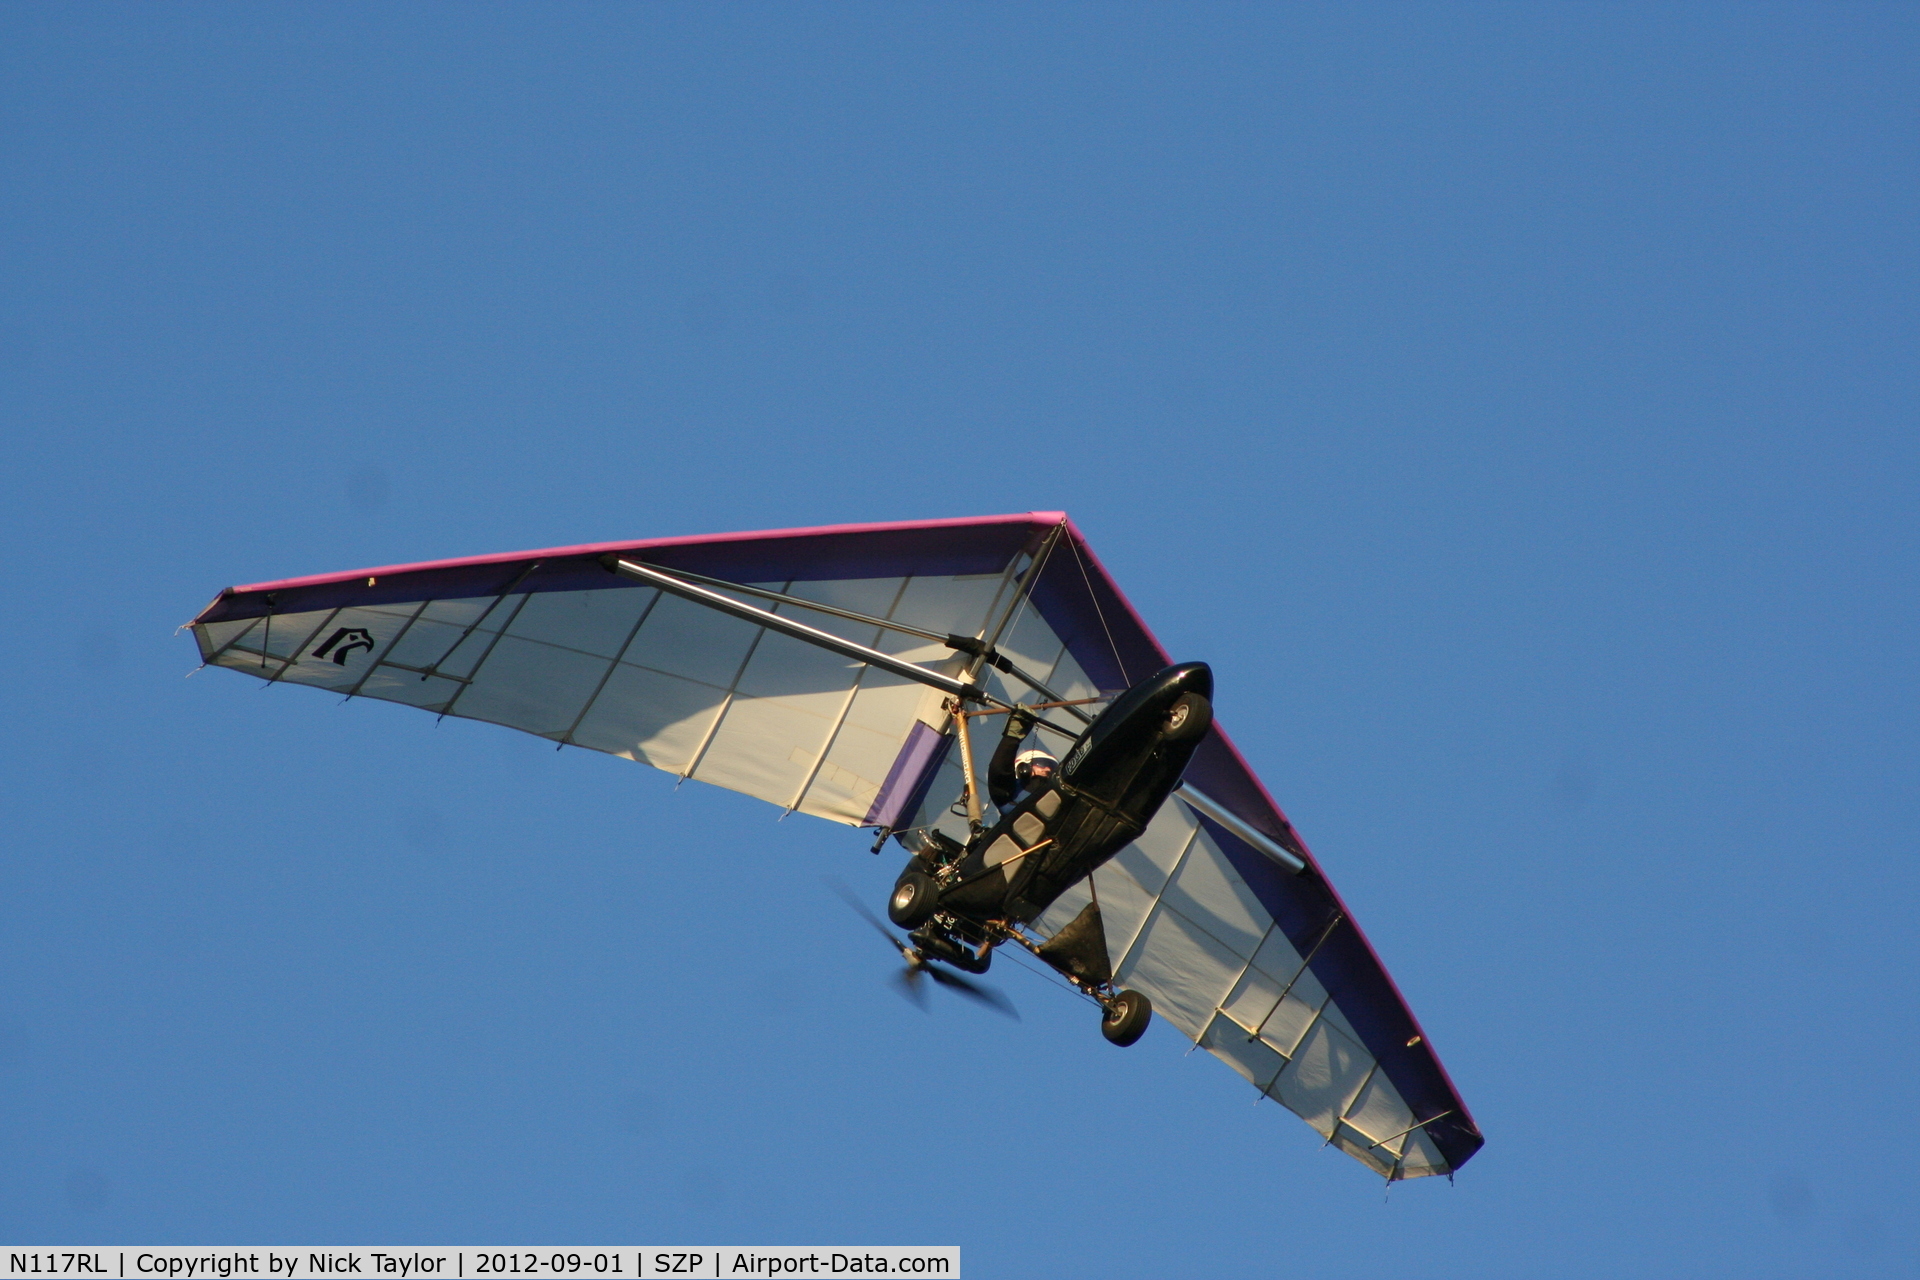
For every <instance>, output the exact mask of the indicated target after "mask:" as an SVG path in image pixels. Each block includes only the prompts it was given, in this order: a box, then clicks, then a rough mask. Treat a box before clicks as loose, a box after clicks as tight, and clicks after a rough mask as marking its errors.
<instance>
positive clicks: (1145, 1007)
mask: <svg viewBox="0 0 1920 1280" xmlns="http://www.w3.org/2000/svg"><path fill="white" fill-rule="evenodd" d="M1151 1021H1153V1001H1151V1000H1149V999H1147V998H1146V997H1145V996H1143V995H1141V994H1140V993H1139V992H1138V991H1120V992H1117V993H1116V994H1115V995H1114V997H1113V998H1112V999H1111V1000H1108V1001H1107V1002H1106V1004H1105V1011H1104V1013H1103V1014H1102V1016H1101V1018H1100V1034H1101V1035H1103V1036H1105V1037H1106V1038H1107V1042H1108V1043H1109V1044H1117V1045H1119V1046H1120V1047H1121V1048H1122V1049H1124V1048H1126V1047H1127V1046H1128V1045H1130V1044H1132V1043H1133V1042H1134V1041H1136V1040H1138V1039H1139V1038H1140V1037H1141V1036H1143V1035H1145V1034H1147V1024H1148V1023H1149V1022H1151Z"/></svg>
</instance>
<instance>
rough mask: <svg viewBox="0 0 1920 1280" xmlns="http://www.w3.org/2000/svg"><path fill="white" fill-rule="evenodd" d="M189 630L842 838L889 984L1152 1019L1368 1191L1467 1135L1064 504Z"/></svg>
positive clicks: (491, 560)
mask: <svg viewBox="0 0 1920 1280" xmlns="http://www.w3.org/2000/svg"><path fill="white" fill-rule="evenodd" d="M192 626H193V632H194V636H195V639H196V640H197V641H198V643H199V646H200V653H201V657H202V660H203V661H204V662H205V663H208V664H212V665H217V666H223V667H229V668H232V669H234V670H237V671H242V672H246V673H248V674H251V675H254V676H257V677H259V678H261V679H264V680H267V681H270V682H284V683H291V684H306V685H314V686H317V687H319V688H323V689H328V690H331V691H333V692H337V693H340V694H343V695H345V696H346V697H348V698H353V697H371V698H381V699H385V700H388V701H393V702H401V703H406V704H408V705H410V706H415V707H419V708H421V709H423V710H427V711H431V712H433V713H435V714H436V715H440V716H462V717H468V718H471V719H476V720H486V721H491V722H493V723H497V724H503V725H507V726H510V727H512V728H515V729H520V730H524V731H526V732H529V733H533V734H537V735H539V736H541V737H543V738H546V739H549V740H551V741H553V742H555V743H557V744H559V745H560V746H579V747H587V748H591V749H593V750H598V751H605V752H609V753H611V754H614V755H618V756H624V757H626V758H627V759H631V760H637V761H641V762H644V763H647V764H651V765H654V766H655V767H657V768H660V769H664V770H667V771H669V772H671V773H674V774H676V775H677V776H678V777H680V778H681V779H683V780H685V779H693V780H696V781H701V782H711V783H713V784H715V785H717V786H723V787H728V788H731V789H733V790H737V791H742V792H745V793H747V794H749V795H753V796H757V797H759V798H761V799H764V800H768V801H771V802H773V803H774V804H777V805H779V806H781V807H782V808H783V809H784V810H785V811H786V812H789V813H791V812H801V813H809V814H814V815H817V816H819V817H824V818H828V819H831V820H834V821H837V822H841V823H845V824H847V825H850V826H855V827H866V828H869V829H871V830H873V831H875V833H876V837H875V839H874V842H873V851H874V852H875V853H878V852H879V851H880V850H881V848H883V847H884V846H885V844H886V842H887V841H888V839H889V838H892V839H894V840H896V841H898V843H899V844H901V845H902V846H903V847H904V848H905V849H906V850H907V851H908V853H909V854H910V855H911V856H910V859H909V861H908V863H907V865H906V867H905V869H904V870H903V871H902V872H901V873H900V876H899V878H898V880H897V881H896V883H895V886H894V890H893V893H892V895H891V897H890V899H889V901H888V904H887V914H888V916H889V918H890V919H891V920H892V921H893V923H894V924H896V925H898V926H899V927H900V928H901V929H903V930H907V931H908V932H907V934H906V936H905V938H904V939H903V938H900V937H897V936H895V935H894V934H893V933H891V932H890V931H888V930H886V927H885V926H884V925H882V924H881V923H880V922H879V920H878V919H877V918H873V917H872V916H871V914H870V913H867V914H868V915H869V919H871V920H872V923H873V924H874V925H875V926H876V927H878V928H880V929H881V930H882V932H884V933H886V935H887V937H888V939H889V941H890V942H891V943H892V944H893V945H894V946H895V947H897V948H898V949H899V951H900V954H901V955H902V957H903V958H904V959H905V960H906V963H907V969H906V972H905V974H904V975H903V976H904V977H905V979H906V980H907V981H906V985H907V988H908V990H909V991H910V992H911V993H915V994H919V988H918V986H917V985H916V984H917V980H918V979H919V978H921V977H927V978H930V979H932V980H933V981H934V982H936V983H938V984H939V985H942V986H945V987H949V988H952V989H954V990H956V991H959V992H960V993H961V994H964V995H969V996H972V997H974V998H976V999H980V1000H982V1001H985V1002H987V1003H993V1004H998V1005H1002V1006H1004V1004H1005V1001H1004V997H1002V996H1000V995H999V994H998V993H997V992H995V991H993V990H992V989H991V988H988V987H985V986H983V985H982V984H980V983H977V982H976V981H974V980H973V979H971V978H968V977H966V976H963V973H971V974H979V973H984V972H985V971H986V970H987V968H988V965H989V963H990V961H991V959H992V956H993V954H994V952H995V950H996V948H999V947H1001V946H1004V945H1009V944H1011V945H1014V946H1016V947H1018V948H1020V949H1022V950H1024V951H1026V952H1030V953H1031V954H1032V955H1034V956H1036V957H1038V958H1039V960H1041V961H1042V962H1044V963H1045V964H1046V965H1047V966H1049V968H1050V969H1051V970H1052V971H1053V972H1054V973H1055V974H1057V975H1058V976H1059V977H1060V978H1062V979H1063V980H1064V981H1065V982H1066V983H1068V984H1070V985H1071V986H1072V987H1073V988H1075V989H1077V990H1078V991H1079V992H1080V993H1081V994H1083V995H1084V996H1086V997H1087V998H1088V999H1090V1000H1091V1001H1093V1002H1094V1003H1095V1004H1096V1005H1097V1006H1098V1007H1099V1008H1100V1010H1101V1030H1102V1032H1103V1033H1104V1034H1105V1035H1106V1037H1107V1039H1108V1040H1110V1041H1112V1042H1113V1043H1115V1044H1121V1045H1128V1044H1132V1043H1134V1042H1135V1041H1137V1040H1139V1039H1140V1037H1141V1036H1142V1035H1143V1034H1144V1033H1145V1031H1146V1030H1147V1027H1148V1023H1149V1020H1150V1019H1151V1016H1152V1014H1153V1013H1155V1012H1157V1013H1159V1014H1160V1016H1161V1017H1162V1018H1163V1019H1164V1020H1166V1021H1167V1022H1170V1023H1171V1024H1173V1025H1174V1026H1175V1027H1176V1028H1177V1029H1178V1030H1179V1031H1180V1032H1181V1034H1182V1035H1184V1036H1186V1037H1187V1038H1188V1039H1190V1040H1191V1041H1193V1043H1194V1044H1195V1045H1196V1046H1198V1047H1204V1048H1205V1049H1207V1050H1208V1051H1209V1052H1211V1053H1212V1054H1213V1055H1214V1056H1215V1057H1218V1058H1219V1059H1221V1060H1222V1061H1224V1062H1225V1063H1227V1065H1229V1066H1230V1067H1232V1068H1233V1069H1234V1070H1235V1071H1237V1072H1239V1073H1240V1075H1242V1076H1243V1077H1245V1078H1246V1079H1247V1080H1248V1081H1249V1082H1251V1083H1252V1084H1253V1085H1254V1087H1255V1088H1256V1089H1258V1090H1259V1091H1260V1092H1261V1094H1262V1095H1264V1096H1266V1097H1270V1098H1273V1099H1275V1100H1276V1101H1278V1102H1279V1103H1281V1104H1282V1105H1283V1106H1285V1107H1287V1108H1288V1109H1290V1110H1292V1111H1293V1112H1295V1113H1296V1114H1298V1115H1299V1116H1301V1117H1302V1118H1303V1119H1305V1120H1306V1121H1307V1123H1308V1124H1309V1125H1311V1126H1312V1127H1313V1128H1314V1130H1315V1131H1316V1132H1318V1133H1319V1134H1320V1135H1321V1136H1322V1137H1323V1138H1324V1139H1325V1140H1326V1142H1327V1143H1328V1144H1331V1145H1333V1146H1337V1147H1339V1148H1340V1149H1341V1150H1343V1151H1345V1152H1347V1153H1348V1154H1349V1155H1351V1156H1353V1157H1354V1158H1356V1159H1358V1160H1359V1161H1361V1162H1362V1163H1363V1164H1366V1165H1367V1166H1369V1167H1370V1168H1372V1169H1374V1170H1375V1171H1377V1172H1378V1173H1380V1174H1382V1175H1383V1176H1385V1177H1386V1178H1387V1179H1388V1180H1389V1181H1396V1180H1399V1179H1403V1178H1413V1177H1422V1176H1426V1175H1430V1174H1451V1173H1452V1172H1453V1171H1454V1170H1455V1169H1457V1168H1459V1167H1460V1165H1461V1164H1463V1163H1465V1161H1466V1160H1467V1159H1468V1158H1470V1157H1471V1156H1472V1155H1473V1154H1474V1152H1476V1151H1477V1150H1478V1149H1479V1148H1480V1146H1481V1143H1482V1138H1481V1136H1480V1132H1479V1129H1478V1128H1477V1127H1476V1126H1475V1124H1474V1122H1473V1119H1472V1116H1471V1115H1470V1114H1469V1113H1468V1111H1467V1108H1466V1105H1465V1103H1464V1102H1462V1101H1461V1099H1460V1096H1459V1094H1458V1092H1457V1091H1456V1090H1455V1088H1454V1086H1453V1083H1452V1082H1451V1080H1449V1079H1448V1077H1447V1074H1446V1071H1445V1069H1444V1068H1442V1067H1441V1065H1440V1061H1439V1059H1438V1058H1437V1057H1436V1056H1435V1055H1434V1052H1433V1049H1432V1046H1431V1045H1429V1044H1428V1043H1427V1038H1426V1035H1425V1033H1424V1032H1423V1031H1422V1030H1421V1029H1420V1026H1419V1024H1418V1023H1417V1022H1416V1021H1415V1020H1414V1017H1413V1014H1412V1012H1411V1011H1410V1010H1409V1009H1408V1008H1407V1006H1406V1002H1405V1001H1404V1000H1403V999H1402V998H1401V996H1400V993H1399V992H1398V990H1396V989H1395V987H1394V985H1393V981H1392V979H1391V978H1389V977H1388V976H1387V973H1386V970H1385V968H1384V967H1383V966H1382V965H1381V963H1380V960H1379V957H1378V956H1376V955H1375V953H1374V951H1373V948H1372V946H1371V945H1370V944H1369V943H1368V942H1367V939H1366V937H1365V935H1364V934H1362V933H1361V932H1360V929H1359V926H1358V925H1357V924H1355V923H1354V921H1353V918H1352V916H1351V915H1350V914H1349V913H1348V911H1347V909H1346V906H1345V904H1344V903H1343V902H1342V901H1341V900H1340V898H1339V896H1338V895H1337V894H1336V893H1335V892H1334V890H1333V886H1332V885H1331V884H1329V883H1328V881H1327V879H1326V877H1325V875H1324V874H1323V873H1322V872H1321V870H1320V867H1319V865H1318V864H1317V863H1316V862H1315V861H1314V859H1313V857H1312V855H1311V854H1310V853H1308V851H1307V849H1306V847H1305V845H1304V844H1302V843H1301V841H1300V839H1299V837H1298V835H1297V834H1296V833H1295V832H1294V830H1293V827H1292V825H1291V824H1290V823H1288V821H1287V819H1286V817H1285V816H1284V815H1283V814H1282V813H1281V812H1280V810H1279V808H1278V807H1277V806H1276V805H1275V804H1274V803H1273V801H1272V800H1271V799H1270V798H1269V797H1268V795H1267V793H1266V791H1265V789H1264V788H1263V787H1262V786H1261V785H1260V782H1259V780H1258V779H1257V778H1256V777H1255V776H1254V774H1253V772H1252V770H1251V769H1249V768H1248V767H1247V765H1246V763H1245V761H1244V760H1242V759H1241V757H1240V755H1239V753H1238V752H1237V751H1236V750H1235V749H1234V747H1233V745H1232V744H1231V743H1230V742H1229V741H1228V740H1227V737H1226V735H1225V734H1224V732H1222V730H1221V729H1220V727H1219V725H1218V724H1216V723H1215V722H1214V719H1213V695H1214V689H1213V675H1212V672H1211V671H1210V670H1209V668H1208V667H1207V666H1206V664H1204V663H1199V662H1188V663H1180V664H1175V663H1174V662H1172V661H1171V660H1170V659H1169V657H1168V655H1167V654H1166V652H1165V651H1164V650H1163V649H1162V648H1161V647H1160V645H1159V642H1158V641H1156V640H1155V639H1154V637H1153V634H1152V632H1150V631H1149V630H1148V629H1147V627H1146V624H1145V623H1143V622H1142V621H1141V620H1140V618H1139V616H1138V615H1137V614H1136V613H1135V612H1134V611H1133V608H1132V607H1131V605H1129V604H1128V602H1127V600H1126V597H1125V596H1123V595H1122V594H1121V592H1120V590H1119V588H1118V587H1117V586H1116V585H1114V582H1113V580H1112V578H1111V577H1109V576H1108V574H1107V572H1106V570H1105V569H1104V568H1103V567H1102V566H1101V564H1100V562H1099V560H1097V559H1096V558H1095V557H1094V555H1093V552H1092V550H1091V548H1089V547H1088V546H1087V544H1086V541H1085V539H1084V538H1083V537H1082V536H1081V534H1080V531H1079V530H1078V529H1077V528H1075V527H1074V525H1073V524H1072V522H1071V521H1069V520H1068V519H1067V518H1066V517H1065V516H1064V515H1062V514H1059V513H1057V512H1052V513H1040V512H1036V513H1028V514H1024V515H1013V516H987V517H979V518H973V519H962V520H930V521H915V522H909V523H900V524H873V525H840V526H833V527H828V528H820V529H797V530H776V531H769V532H756V533H735V534H723V535H718V536H707V537H695V538H661V539H652V540H647V541H639V542H619V543H600V544H593V545H585V546H575V547H563V548H558V549H555V550H549V551H535V552H522V553H515V554H509V555H494V556H478V557H473V558H470V559H462V560H444V561H435V562H431V563H425V564H411V565H400V566H393V567H387V568H379V569H361V570H355V571H353V572H351V573H337V574H325V575H320V576H317V577H310V578H294V579H289V580H287V581H283V582H269V583H259V584H255V585H253V586H246V587H233V588H229V589H228V590H226V591H223V592H221V594H220V595H219V597H218V598H216V599H215V600H214V601H213V603H212V604H210V605H208V606H207V608H206V609H205V610H203V611H202V612H201V613H200V615H199V616H198V617H197V618H195V619H194V621H193V623H192ZM990 725H997V726H998V727H999V732H998V733H997V734H996V733H994V732H992V731H991V729H989V728H988V726H990ZM988 743H992V744H993V745H992V747H991V750H990V751H989V749H988V745H987V744H988ZM983 753H986V754H989V755H990V759H989V760H987V761H982V760H981V758H980V756H981V755H982V754H983ZM983 776H984V777H985V780H986V784H987V785H986V787H985V788H984V789H985V790H986V791H987V792H988V795H987V797H986V798H984V799H983V797H982V790H983V788H982V786H981V780H982V777H983ZM989 803H991V805H992V808H993V809H994V810H995V811H996V812H995V813H992V814H990V813H989V811H988V806H989ZM856 905H858V904H857V903H856ZM861 910H862V911H863V913H864V912H865V908H864V907H862V908H861ZM955 970H959V971H962V972H955Z"/></svg>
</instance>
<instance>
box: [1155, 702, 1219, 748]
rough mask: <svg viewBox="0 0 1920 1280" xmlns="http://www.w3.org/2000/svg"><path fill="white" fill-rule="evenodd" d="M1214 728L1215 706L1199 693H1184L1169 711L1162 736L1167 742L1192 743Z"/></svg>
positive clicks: (1161, 728)
mask: <svg viewBox="0 0 1920 1280" xmlns="http://www.w3.org/2000/svg"><path fill="white" fill-rule="evenodd" d="M1212 727H1213V704H1212V703H1211V702H1208V701H1207V700H1206V698H1204V697H1202V696H1201V695H1200V694H1197V693H1183V694H1181V695H1180V697H1179V699H1178V700H1177V701H1176V702H1175V703H1174V704H1173V706H1171V707H1169V708H1168V709H1167V718H1166V720H1165V721H1164V722H1163V723H1162V724H1161V726H1160V736H1161V738H1162V739H1164V740H1165V741H1167V742H1192V741H1194V740H1195V739H1198V738H1202V737H1205V736H1206V732H1207V730H1208V729H1211V728H1212Z"/></svg>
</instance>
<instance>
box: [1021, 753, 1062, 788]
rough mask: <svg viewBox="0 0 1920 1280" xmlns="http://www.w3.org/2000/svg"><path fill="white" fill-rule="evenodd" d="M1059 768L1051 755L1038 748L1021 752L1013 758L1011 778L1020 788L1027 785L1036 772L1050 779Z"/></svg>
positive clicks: (1057, 762)
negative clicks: (1012, 777)
mask: <svg viewBox="0 0 1920 1280" xmlns="http://www.w3.org/2000/svg"><path fill="white" fill-rule="evenodd" d="M1059 768H1060V762H1059V761H1058V760H1055V759H1054V758H1053V755H1052V753H1051V752H1047V751H1042V750H1040V749H1039V748H1038V747H1034V748H1032V749H1031V750H1028V751H1022V752H1021V753H1020V754H1019V755H1017V756H1015V757H1014V758H1013V776H1014V779H1015V780H1016V781H1018V782H1019V783H1020V784H1021V785H1022V786H1025V785H1026V784H1027V781H1028V780H1029V779H1031V778H1032V777H1033V775H1034V772H1035V771H1036V770H1038V771H1039V772H1040V776H1041V777H1043V778H1051V777H1052V776H1053V775H1054V774H1055V773H1056V772H1057V771H1058V770H1059Z"/></svg>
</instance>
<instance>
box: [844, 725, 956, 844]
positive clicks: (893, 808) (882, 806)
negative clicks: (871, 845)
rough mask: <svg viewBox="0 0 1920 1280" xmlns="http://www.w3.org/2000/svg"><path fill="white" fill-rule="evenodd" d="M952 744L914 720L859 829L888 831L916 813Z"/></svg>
mask: <svg viewBox="0 0 1920 1280" xmlns="http://www.w3.org/2000/svg"><path fill="white" fill-rule="evenodd" d="M952 744H953V739H952V738H951V737H949V736H948V735H946V734H943V733H940V732H937V731H936V730H935V729H934V728H933V727H932V726H931V725H928V724H926V723H925V722H923V721H918V720H916V721H915V722H914V725H913V731H912V732H911V733H909V734H908V735H907V742H906V745H905V746H903V747H901V748H900V754H899V755H898V756H897V757H895V758H894V762H893V768H891V769H889V770H888V771H887V780H886V781H885V782H883V783H881V784H880V794H879V795H877V796H875V797H874V798H873V808H871V809H869V810H867V816H866V820H865V821H864V822H862V823H861V825H862V826H867V827H885V828H888V829H889V830H891V829H892V828H893V827H896V826H898V825H899V824H900V820H901V819H902V818H904V817H906V816H907V815H908V814H910V813H913V812H914V811H915V810H917V809H918V808H919V807H920V802H921V801H922V800H925V799H926V798H927V787H928V785H929V784H931V783H932V782H933V775H934V774H936V773H938V772H939V771H940V765H941V763H942V762H943V761H944V760H946V758H947V748H948V747H950V746H951V745H952Z"/></svg>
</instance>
